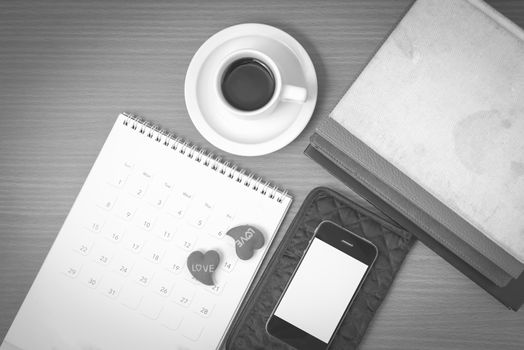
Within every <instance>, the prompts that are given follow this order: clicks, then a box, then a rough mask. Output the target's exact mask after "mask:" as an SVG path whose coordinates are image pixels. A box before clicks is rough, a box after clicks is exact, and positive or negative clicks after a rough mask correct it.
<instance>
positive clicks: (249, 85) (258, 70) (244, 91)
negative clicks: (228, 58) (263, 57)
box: [221, 58, 275, 112]
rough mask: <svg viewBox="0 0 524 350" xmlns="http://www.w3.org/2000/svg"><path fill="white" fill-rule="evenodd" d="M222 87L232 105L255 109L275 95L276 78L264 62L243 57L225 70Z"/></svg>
mask: <svg viewBox="0 0 524 350" xmlns="http://www.w3.org/2000/svg"><path fill="white" fill-rule="evenodd" d="M221 88H222V94H223V95H224V98H225V99H226V101H227V102H228V103H229V104H230V105H231V106H233V107H235V108H236V109H239V110H241V111H246V112H249V111H255V110H257V109H259V108H262V107H264V106H265V105H266V104H267V103H268V102H269V101H270V100H271V97H273V93H274V92H275V78H274V77H273V74H272V73H271V70H269V68H268V67H267V66H266V65H265V64H264V63H263V62H261V61H259V60H257V59H256V58H241V59H239V60H236V61H234V62H233V63H231V64H230V65H229V67H228V68H227V69H226V71H225V72H224V75H223V76H222V84H221Z"/></svg>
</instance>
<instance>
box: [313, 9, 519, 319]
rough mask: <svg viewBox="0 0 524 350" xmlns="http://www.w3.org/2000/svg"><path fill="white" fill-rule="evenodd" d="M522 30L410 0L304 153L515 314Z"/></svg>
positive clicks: (480, 14)
mask: <svg viewBox="0 0 524 350" xmlns="http://www.w3.org/2000/svg"><path fill="white" fill-rule="evenodd" d="M522 96H524V31H523V30H522V29H521V28H519V27H518V26H516V25H515V24H513V23H512V22H511V21H509V20H508V19H507V18H505V17H504V16H502V15H501V14H500V13H498V12H497V11H496V10H494V9H493V8H491V7H490V6H489V5H487V4H486V3H484V2H483V1H481V0H418V1H416V2H415V3H414V4H413V5H412V7H411V8H410V9H409V10H408V12H407V14H406V15H405V16H404V18H403V19H402V20H401V21H400V22H399V24H398V25H397V27H396V28H395V29H394V30H393V31H392V32H391V34H390V35H389V37H388V38H387V39H386V41H385V42H384V43H383V45H382V46H381V47H380V49H379V50H378V51H377V52H376V54H375V56H374V57H373V58H372V59H371V61H370V62H369V63H368V65H367V66H366V67H365V69H364V70H363V71H362V72H361V74H360V76H359V78H358V79H357V80H356V81H355V82H354V83H353V84H352V86H351V87H350V89H349V90H348V91H347V93H346V94H345V96H344V97H343V98H342V100H341V101H340V102H339V103H338V105H337V106H336V107H335V109H334V110H333V111H332V112H331V114H330V116H329V118H327V119H326V120H325V121H324V122H323V123H322V124H321V126H320V127H319V128H318V129H317V130H316V133H315V134H314V135H313V136H312V137H311V144H310V146H309V147H308V149H307V150H306V154H308V155H309V156H310V157H311V158H313V159H315V160H317V161H318V162H319V163H321V164H322V165H324V166H325V167H326V168H327V169H328V170H329V171H331V172H332V173H334V174H335V175H337V176H338V177H339V178H341V179H342V180H343V181H345V182H346V183H347V184H349V185H350V186H351V187H353V189H355V190H356V191H357V192H359V193H360V194H361V195H362V196H364V197H365V198H367V199H368V200H370V201H371V202H372V203H373V204H375V205H376V206H377V207H378V208H379V209H382V210H383V211H384V212H385V213H386V214H388V215H389V216H390V217H392V218H393V219H395V220H396V221H397V222H399V223H400V224H402V225H403V226H404V227H405V228H406V229H408V230H409V231H411V232H412V233H414V234H415V235H416V236H417V237H418V238H419V239H420V240H421V241H422V242H424V243H425V244H426V245H428V246H429V247H430V248H432V249H433V250H435V251H436V252H437V253H438V254H440V255H441V256H443V257H444V258H445V259H446V260H448V261H449V262H450V263H452V264H453V265H454V266H455V267H457V268H458V269H459V270H461V271H462V272H463V273H465V274H466V275H467V276H468V277H470V278H471V279H472V280H474V281H475V282H477V283H478V284H479V285H481V286H482V287H483V288H484V289H486V290H487V291H488V292H490V293H491V294H493V295H494V296H495V297H496V298H497V299H499V300H500V301H501V302H503V303H504V304H505V305H506V306H508V307H509V308H512V309H515V310H516V309H518V308H519V307H520V306H521V304H522V301H523V299H524V275H523V271H524V215H523V214H524V138H523V137H522V135H524V102H523V101H522Z"/></svg>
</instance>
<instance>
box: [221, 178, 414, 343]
mask: <svg viewBox="0 0 524 350" xmlns="http://www.w3.org/2000/svg"><path fill="white" fill-rule="evenodd" d="M324 220H330V221H333V222H335V223H337V224H339V225H341V226H343V227H345V228H347V229H349V230H351V231H352V232H354V233H356V234H358V235H361V236H363V237H365V238H367V239H368V240H370V241H372V242H373V243H374V244H375V245H376V246H377V248H378V251H379V255H378V257H377V260H376V261H375V265H374V266H373V268H372V269H371V271H370V273H369V275H368V277H367V279H366V281H365V282H364V284H363V286H362V288H361V290H360V292H359V294H358V295H357V297H356V299H355V301H354V304H353V306H352V307H351V309H350V311H349V312H348V314H347V317H346V318H345V319H344V321H343V324H342V326H341V327H340V329H339V331H338V333H337V335H336V338H335V341H334V342H333V344H332V347H331V348H332V349H356V348H357V347H358V344H359V343H360V341H361V340H362V338H363V336H364V334H365V332H366V329H367V327H368V325H369V324H370V322H371V320H372V319H373V315H374V314H375V312H376V311H377V309H378V308H379V306H380V304H381V302H382V300H384V298H385V296H386V295H387V292H388V290H389V288H390V286H391V284H392V283H393V280H394V279H395V275H396V273H397V271H398V270H399V269H400V267H401V265H402V261H403V260H404V258H405V257H406V255H407V253H408V252H409V250H410V248H411V247H412V245H413V242H414V240H415V238H414V237H413V236H412V235H411V234H410V233H408V232H407V231H404V230H403V229H401V228H399V227H398V226H396V225H395V224H394V223H392V222H388V221H386V220H384V219H382V218H380V217H378V216H377V215H375V214H373V213H371V212H369V211H368V210H366V209H364V208H362V207H360V206H359V205H357V204H355V203H353V202H351V201H350V200H348V199H347V198H345V197H344V196H342V195H341V194H339V193H337V192H335V191H332V190H330V189H327V188H323V187H319V188H316V189H314V190H313V191H312V192H311V193H310V194H309V195H308V197H307V198H306V200H305V201H304V203H303V204H302V207H301V208H300V210H299V212H298V213H297V216H296V217H295V219H294V220H293V223H292V224H291V226H290V227H289V229H288V231H287V232H286V235H285V237H284V239H283V240H282V243H281V246H280V247H279V249H278V250H277V252H276V253H275V255H274V256H273V258H272V260H271V262H270V264H269V266H268V268H267V270H266V271H265V274H264V276H263V277H262V279H261V280H260V282H259V285H258V286H257V288H256V289H255V292H254V293H253V294H252V295H251V296H250V298H249V300H248V302H246V303H245V304H244V307H243V308H242V310H241V313H240V315H239V317H238V318H237V320H236V323H235V325H234V326H233V327H234V329H233V331H232V332H231V336H230V337H229V340H228V342H227V346H226V347H227V349H232V350H233V349H238V350H244V349H291V347H290V346H288V345H286V344H285V343H283V342H281V341H280V340H278V339H276V338H274V337H272V336H270V335H269V334H268V333H267V332H266V328H265V326H266V322H267V319H268V318H269V315H270V314H271V312H272V311H273V309H274V307H275V305H276V303H277V301H278V299H279V297H280V295H281V294H282V292H283V290H284V288H285V286H286V284H287V282H288V280H289V278H290V277H291V275H292V274H293V271H294V270H295V268H296V266H297V264H298V262H299V260H300V258H301V257H302V254H303V253H304V251H305V249H306V247H307V245H308V242H309V240H310V238H311V237H312V236H313V233H314V231H315V228H316V227H317V226H318V225H319V224H320V223H321V222H322V221H324Z"/></svg>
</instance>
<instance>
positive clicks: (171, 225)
mask: <svg viewBox="0 0 524 350" xmlns="http://www.w3.org/2000/svg"><path fill="white" fill-rule="evenodd" d="M254 179H257V177H255V176H252V175H251V176H248V175H246V174H245V173H244V172H243V171H239V170H236V169H234V168H232V167H230V166H228V165H227V164H223V163H222V162H220V161H218V160H217V159H215V158H211V157H209V156H207V155H206V154H205V152H204V151H197V150H195V149H194V148H193V147H190V146H189V145H188V144H185V143H183V142H181V141H179V140H178V139H175V138H174V137H172V136H171V135H167V134H166V133H165V132H160V131H157V129H156V128H154V127H150V126H148V125H147V124H145V123H143V122H141V121H139V120H137V118H135V117H133V116H129V115H124V114H121V115H120V116H119V117H118V119H117V121H116V123H115V125H114V127H113V129H112V131H111V133H110V135H109V137H108V138H107V140H106V142H105V145H104V147H103V149H102V151H101V152H100V154H99V156H98V158H97V160H96V162H95V164H94V165H93V168H92V169H91V172H90V173H89V175H88V177H87V180H86V181H85V183H84V185H83V187H82V189H81V191H80V193H79V195H78V197H77V199H76V201H75V203H74V204H73V207H72V209H71V211H70V213H69V215H68V217H67V219H66V220H65V223H64V225H63V227H62V229H61V230H60V232H59V234H58V236H57V238H56V240H55V242H54V244H53V246H52V248H51V250H50V252H49V254H48V256H47V258H46V260H45V262H44V264H43V266H42V268H41V270H40V272H39V273H38V276H37V277H36V279H35V281H34V283H33V285H32V287H31V289H30V291H29V293H28V295H27V297H26V299H25V301H24V303H23V305H22V307H21V308H20V310H19V312H18V314H17V316H16V319H15V321H14V322H13V324H12V326H11V328H10V330H9V332H8V334H7V336H6V339H5V343H4V345H3V346H6V347H7V344H6V343H9V344H10V345H14V346H16V347H18V348H20V349H24V350H32V349H35V350H36V349H38V350H41V349H100V350H102V349H169V350H173V349H205V350H207V349H215V348H218V347H219V346H220V344H221V343H222V342H223V341H224V335H225V333H226V331H227V329H228V327H229V325H230V323H231V322H232V320H233V318H234V316H235V313H236V311H237V309H238V308H239V306H240V304H241V302H242V300H243V298H244V295H245V293H246V292H247V290H248V288H249V286H250V283H251V282H252V280H253V277H254V276H255V274H256V272H257V269H258V268H259V266H260V265H261V262H262V260H263V258H264V256H265V255H266V252H267V251H268V248H269V246H270V244H271V241H272V239H273V237H274V236H275V234H276V232H277V230H278V227H279V225H280V223H281V221H282V219H283V217H284V215H285V213H286V212H287V209H288V207H289V205H290V203H291V198H290V197H289V196H288V195H286V193H285V192H282V191H280V190H278V189H276V188H273V187H270V186H269V185H267V184H264V183H262V182H261V181H258V180H254ZM245 224H248V225H252V226H253V227H256V228H258V229H259V230H260V232H262V233H263V235H264V240H265V243H264V245H263V247H262V248H260V249H258V250H256V251H254V255H253V257H252V258H250V259H248V260H242V259H239V258H238V256H237V253H236V249H235V240H233V239H232V238H231V237H230V236H228V235H226V232H227V231H228V230H229V229H230V228H231V227H235V226H238V225H245ZM209 250H215V251H216V252H218V254H219V256H220V262H219V265H218V267H217V269H216V271H215V272H214V277H213V278H214V284H213V285H205V284H203V283H201V282H199V281H198V280H196V279H195V278H194V277H193V276H192V275H191V274H190V272H189V270H188V267H187V257H188V255H189V254H190V253H191V252H194V251H201V252H206V251H209Z"/></svg>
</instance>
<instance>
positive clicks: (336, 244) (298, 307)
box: [266, 221, 378, 350]
mask: <svg viewBox="0 0 524 350" xmlns="http://www.w3.org/2000/svg"><path fill="white" fill-rule="evenodd" d="M377 254H378V250H377V247H376V246H375V245H374V244H373V243H371V242H369V241H368V240H366V239H364V238H362V237H360V236H358V235H356V234H354V233H353V232H351V231H349V230H346V229H344V228H343V227H341V226H339V225H337V224H335V223H333V222H331V221H323V222H321V223H320V225H318V227H317V228H316V230H315V234H314V236H313V238H312V239H311V241H310V242H309V245H308V247H307V249H306V251H305V252H304V254H303V255H302V259H301V260H300V262H299V264H298V266H297V268H296V269H295V272H294V273H293V276H291V279H290V280H289V282H288V284H287V286H286V288H285V289H284V292H283V293H282V295H281V297H280V300H279V301H278V303H277V305H276V307H275V309H274V310H273V313H272V314H271V316H270V317H269V320H268V321H267V323H266V330H267V332H268V333H269V334H270V335H272V336H274V337H276V338H278V339H280V340H282V341H283V342H285V343H287V344H289V345H291V346H293V347H294V348H296V349H298V350H321V349H327V348H329V345H330V344H331V342H332V341H333V338H334V335H335V333H336V331H337V329H338V328H339V327H340V324H341V322H342V320H343V319H344V316H345V315H346V314H347V312H348V311H349V309H350V307H351V304H352V302H353V300H354V298H355V295H356V294H357V293H358V291H359V289H360V287H361V285H362V283H363V282H364V280H365V279H366V276H367V274H368V273H369V270H370V269H371V266H372V265H373V263H374V262H375V259H376V258H377Z"/></svg>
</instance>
